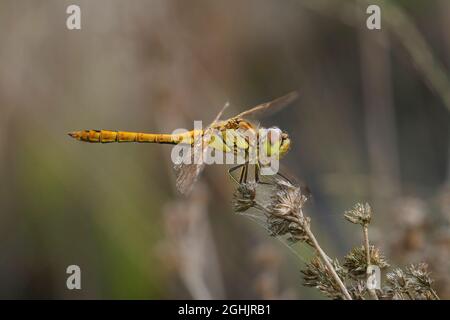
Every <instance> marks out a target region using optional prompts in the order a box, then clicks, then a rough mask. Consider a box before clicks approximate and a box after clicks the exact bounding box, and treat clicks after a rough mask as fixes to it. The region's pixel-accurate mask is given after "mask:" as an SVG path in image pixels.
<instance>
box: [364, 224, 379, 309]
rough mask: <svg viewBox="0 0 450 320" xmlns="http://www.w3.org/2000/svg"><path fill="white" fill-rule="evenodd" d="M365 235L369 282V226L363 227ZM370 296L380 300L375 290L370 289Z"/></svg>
mask: <svg viewBox="0 0 450 320" xmlns="http://www.w3.org/2000/svg"><path fill="white" fill-rule="evenodd" d="M363 233H364V248H365V250H366V260H367V269H366V275H367V280H369V275H370V274H369V266H370V244H369V226H368V225H367V224H365V225H364V226H363ZM368 291H369V295H370V297H371V298H372V299H374V300H378V296H377V293H376V291H375V290H374V289H368Z"/></svg>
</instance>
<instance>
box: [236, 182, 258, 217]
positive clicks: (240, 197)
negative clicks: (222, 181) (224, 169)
mask: <svg viewBox="0 0 450 320" xmlns="http://www.w3.org/2000/svg"><path fill="white" fill-rule="evenodd" d="M255 197H256V183H253V182H251V183H243V184H240V185H239V187H238V188H237V189H236V191H235V192H234V194H233V202H232V204H233V209H234V211H235V212H244V211H247V210H248V209H250V208H251V207H254V206H256V201H255Z"/></svg>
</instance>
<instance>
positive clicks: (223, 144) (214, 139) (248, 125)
mask: <svg viewBox="0 0 450 320" xmlns="http://www.w3.org/2000/svg"><path fill="white" fill-rule="evenodd" d="M297 98H298V92H297V91H293V92H290V93H288V94H286V95H284V96H282V97H279V98H277V99H275V100H272V101H269V102H265V103H262V104H259V105H257V106H254V107H251V108H248V109H247V110H246V111H244V112H241V113H239V114H238V115H235V116H234V117H231V118H229V119H226V120H220V118H221V117H222V114H223V112H224V111H225V109H226V108H227V106H228V104H226V105H225V106H224V107H223V108H222V109H221V110H220V112H219V113H218V114H217V116H216V117H215V118H214V120H213V121H212V123H211V124H210V125H209V126H207V127H206V128H205V129H194V130H191V131H186V132H183V133H176V134H162V133H143V132H128V131H117V130H81V131H73V132H69V133H68V134H69V136H71V137H72V138H74V139H76V140H79V141H83V142H90V143H113V142H119V143H122V142H137V143H156V144H171V145H178V144H185V145H189V147H190V148H192V151H193V152H192V154H200V155H201V156H200V157H198V159H197V160H198V161H191V162H186V161H184V162H180V163H177V164H175V166H174V169H175V173H176V187H177V189H178V191H179V192H180V193H182V194H185V195H188V194H189V193H190V192H191V190H192V188H193V185H194V183H195V182H196V181H197V179H198V176H199V175H200V173H201V172H202V170H203V169H204V167H205V161H204V159H205V156H206V152H207V151H208V148H214V149H217V150H221V151H223V152H225V153H230V152H231V153H233V154H237V153H239V152H241V153H242V152H244V154H245V160H244V162H243V163H241V164H239V165H236V166H234V167H232V168H230V169H229V170H228V173H229V175H230V177H231V178H232V179H233V180H234V181H235V182H236V183H238V184H242V183H246V182H247V181H248V179H249V170H250V169H249V168H250V161H249V159H248V154H249V152H248V151H249V150H250V148H251V147H252V144H251V143H250V142H249V140H248V134H246V133H248V131H250V132H253V133H254V134H255V135H256V136H258V132H259V131H258V130H259V129H260V128H261V127H260V126H259V124H258V123H257V122H254V121H251V120H249V119H250V118H254V117H257V116H260V115H262V114H267V113H274V112H277V111H279V110H280V109H282V108H284V107H285V106H287V105H289V104H291V103H292V102H293V101H295V100H296V99H297ZM275 129H278V128H275ZM278 130H279V129H278ZM279 131H280V132H281V134H280V139H279V140H278V141H271V140H270V139H267V141H266V144H265V147H264V148H265V149H266V150H265V151H266V153H268V154H271V153H272V154H274V153H276V154H277V156H278V157H279V158H282V157H283V156H285V155H286V153H287V152H288V151H289V150H290V148H291V140H290V138H289V135H288V134H287V133H286V132H284V131H281V130H279ZM229 132H234V134H233V135H232V136H231V138H232V139H230V138H229V136H227V134H228V133H229ZM227 137H228V139H227ZM205 145H206V146H207V147H206V148H205V147H204V146H205ZM256 150H257V155H256V157H257V159H256V164H255V165H254V180H255V181H256V182H259V181H260V170H261V163H260V161H259V159H258V156H259V155H260V152H258V147H256ZM238 169H241V171H240V174H239V179H236V178H235V177H234V175H233V172H234V171H236V170H238ZM278 174H279V175H281V174H280V173H278ZM281 176H282V175H281Z"/></svg>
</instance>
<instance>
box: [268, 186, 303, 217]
mask: <svg viewBox="0 0 450 320" xmlns="http://www.w3.org/2000/svg"><path fill="white" fill-rule="evenodd" d="M306 201H307V198H306V196H304V195H303V194H302V192H301V190H300V187H298V186H294V185H292V184H291V183H289V182H287V181H284V180H277V182H276V188H275V193H274V195H273V196H272V197H271V201H270V204H269V206H268V207H267V213H268V214H270V215H273V216H277V217H287V216H291V217H295V218H298V217H299V216H300V209H301V208H302V207H303V205H304V204H305V202H306Z"/></svg>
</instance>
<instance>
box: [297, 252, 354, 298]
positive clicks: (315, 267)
mask: <svg viewBox="0 0 450 320" xmlns="http://www.w3.org/2000/svg"><path fill="white" fill-rule="evenodd" d="M330 262H331V263H332V265H333V267H334V269H335V270H336V272H337V273H338V275H339V277H340V278H341V279H345V278H346V272H345V270H344V268H342V267H341V266H340V265H339V262H338V260H336V259H335V260H332V261H331V260H330ZM301 272H302V274H303V281H304V282H303V284H304V285H305V286H307V287H314V288H316V289H318V290H320V291H321V292H322V293H323V294H324V295H326V296H327V297H329V298H331V299H342V292H341V289H340V288H339V285H338V283H337V282H336V281H335V280H334V278H333V277H332V276H331V273H330V271H329V270H328V268H327V267H326V266H325V264H324V263H323V262H322V260H321V259H320V258H319V257H317V256H316V257H314V258H313V259H312V260H311V262H310V263H308V264H307V265H306V269H304V270H302V271H301Z"/></svg>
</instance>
